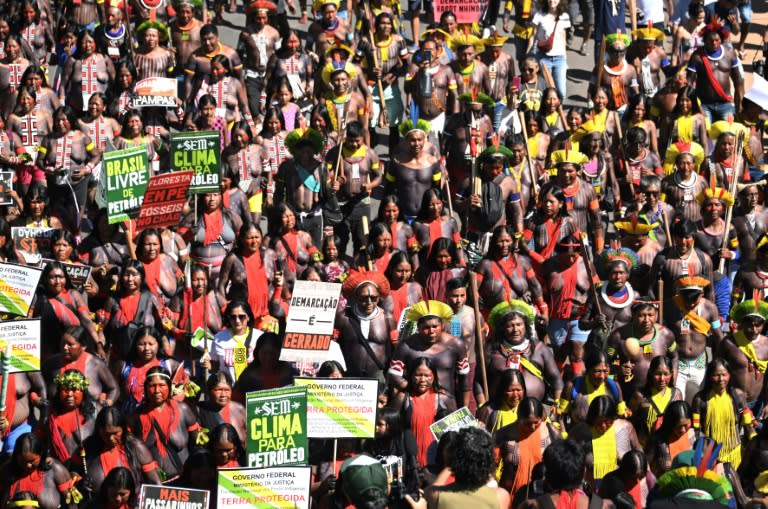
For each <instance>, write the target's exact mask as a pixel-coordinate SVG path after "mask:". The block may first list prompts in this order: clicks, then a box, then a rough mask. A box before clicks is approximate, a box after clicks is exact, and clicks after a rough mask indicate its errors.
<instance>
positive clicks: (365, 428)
mask: <svg viewBox="0 0 768 509" xmlns="http://www.w3.org/2000/svg"><path fill="white" fill-rule="evenodd" d="M294 384H295V385H297V386H304V387H306V388H307V436H309V438H372V437H373V434H374V428H375V426H376V400H377V395H378V387H379V382H378V381H377V380H375V379H368V378H296V379H295V380H294Z"/></svg>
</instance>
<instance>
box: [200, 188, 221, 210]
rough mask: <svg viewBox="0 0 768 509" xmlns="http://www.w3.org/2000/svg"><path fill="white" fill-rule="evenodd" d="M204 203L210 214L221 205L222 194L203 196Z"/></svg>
mask: <svg viewBox="0 0 768 509" xmlns="http://www.w3.org/2000/svg"><path fill="white" fill-rule="evenodd" d="M203 203H204V204H205V209H206V210H207V211H208V212H213V211H214V210H216V209H218V208H219V206H220V205H221V193H206V194H204V195H203Z"/></svg>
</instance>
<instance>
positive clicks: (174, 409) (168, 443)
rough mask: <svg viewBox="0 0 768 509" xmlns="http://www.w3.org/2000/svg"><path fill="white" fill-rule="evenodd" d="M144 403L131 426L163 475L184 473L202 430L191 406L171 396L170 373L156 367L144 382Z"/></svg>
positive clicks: (129, 425)
mask: <svg viewBox="0 0 768 509" xmlns="http://www.w3.org/2000/svg"><path fill="white" fill-rule="evenodd" d="M144 393H145V397H144V403H143V404H142V406H141V407H139V409H138V410H137V411H136V413H133V414H131V415H130V416H128V429H129V430H130V432H131V433H133V434H134V435H136V436H138V437H140V438H141V439H142V440H143V441H144V443H145V444H147V447H149V449H150V451H152V455H153V456H154V458H155V460H156V461H157V463H158V465H160V469H161V472H160V477H161V479H163V480H165V481H167V480H171V479H173V478H175V477H177V476H178V475H179V474H180V473H181V469H182V466H183V465H184V461H185V460H186V459H187V457H188V456H189V445H190V444H195V443H196V441H197V435H198V433H199V431H200V424H199V423H198V422H197V417H195V414H194V412H192V409H191V408H189V407H188V406H187V404H186V403H184V402H176V401H175V400H173V398H171V375H170V374H169V373H168V371H166V370H165V368H162V367H160V366H156V367H154V368H151V369H150V370H149V372H148V373H147V378H146V380H145V382H144Z"/></svg>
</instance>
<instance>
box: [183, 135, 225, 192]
mask: <svg viewBox="0 0 768 509" xmlns="http://www.w3.org/2000/svg"><path fill="white" fill-rule="evenodd" d="M220 143H221V139H220V138H219V133H218V131H201V132H191V133H173V134H172V135H171V167H172V168H173V171H185V170H192V171H193V172H194V174H195V176H194V177H193V178H192V183H191V184H190V185H189V192H190V193H191V194H199V193H210V192H212V191H218V190H220V189H221V187H220V186H221V145H220Z"/></svg>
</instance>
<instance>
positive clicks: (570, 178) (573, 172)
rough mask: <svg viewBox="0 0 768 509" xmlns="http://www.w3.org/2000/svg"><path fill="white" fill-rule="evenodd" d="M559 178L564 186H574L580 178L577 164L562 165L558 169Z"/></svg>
mask: <svg viewBox="0 0 768 509" xmlns="http://www.w3.org/2000/svg"><path fill="white" fill-rule="evenodd" d="M557 176H558V177H559V178H560V182H561V183H562V185H563V186H565V187H568V186H571V185H573V184H574V183H575V182H576V180H578V178H579V169H578V168H577V167H576V165H575V164H569V163H562V164H560V165H558V167H557Z"/></svg>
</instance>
